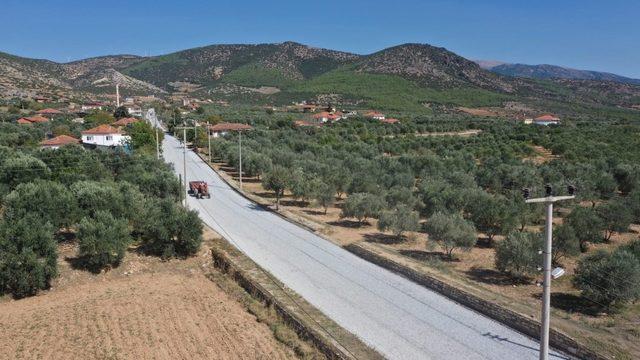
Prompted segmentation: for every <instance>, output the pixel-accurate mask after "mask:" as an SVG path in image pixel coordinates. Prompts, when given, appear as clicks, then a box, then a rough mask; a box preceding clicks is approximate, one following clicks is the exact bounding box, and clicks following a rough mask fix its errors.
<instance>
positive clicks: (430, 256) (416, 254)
mask: <svg viewBox="0 0 640 360" xmlns="http://www.w3.org/2000/svg"><path fill="white" fill-rule="evenodd" d="M399 253H400V254H402V255H404V256H407V257H410V258H412V259H415V260H419V261H428V262H430V261H434V260H438V261H444V262H459V261H460V259H458V258H456V257H453V258H449V257H448V256H447V254H445V253H443V252H442V251H425V250H400V251H399Z"/></svg>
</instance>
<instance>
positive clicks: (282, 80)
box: [222, 64, 295, 88]
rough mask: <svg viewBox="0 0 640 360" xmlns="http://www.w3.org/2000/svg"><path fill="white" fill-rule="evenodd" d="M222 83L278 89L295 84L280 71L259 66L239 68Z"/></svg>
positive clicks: (224, 78)
mask: <svg viewBox="0 0 640 360" xmlns="http://www.w3.org/2000/svg"><path fill="white" fill-rule="evenodd" d="M222 81H223V82H226V83H231V84H236V85H241V86H248V87H261V86H274V87H278V88H282V87H285V86H289V85H292V84H293V83H295V80H293V79H291V78H290V77H288V76H286V75H285V74H284V72H282V71H281V70H278V69H269V68H266V67H264V66H261V65H259V64H247V65H244V66H241V67H239V68H237V69H235V70H233V71H231V72H230V73H228V74H226V75H225V76H224V77H223V78H222Z"/></svg>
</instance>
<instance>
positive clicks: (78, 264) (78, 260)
mask: <svg viewBox="0 0 640 360" xmlns="http://www.w3.org/2000/svg"><path fill="white" fill-rule="evenodd" d="M64 260H65V261H66V262H67V263H69V265H71V268H72V269H74V270H86V271H89V272H91V273H93V274H99V273H100V272H101V271H102V270H105V271H109V270H111V268H112V267H110V266H107V267H104V266H96V265H94V264H91V263H90V262H89V261H88V258H87V257H86V256H75V257H71V256H66V257H65V258H64ZM118 266H120V264H115V265H113V268H116V267H118Z"/></svg>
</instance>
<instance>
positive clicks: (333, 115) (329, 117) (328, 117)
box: [313, 111, 344, 123]
mask: <svg viewBox="0 0 640 360" xmlns="http://www.w3.org/2000/svg"><path fill="white" fill-rule="evenodd" d="M343 117H344V114H342V113H341V112H340V111H337V112H328V111H323V112H319V113H317V114H315V115H313V120H315V121H316V122H318V123H326V122H335V121H338V120H340V119H342V118H343Z"/></svg>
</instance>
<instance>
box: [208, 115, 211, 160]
mask: <svg viewBox="0 0 640 360" xmlns="http://www.w3.org/2000/svg"><path fill="white" fill-rule="evenodd" d="M209 126H211V125H209V124H207V142H208V143H209V163H211V129H209Z"/></svg>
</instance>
